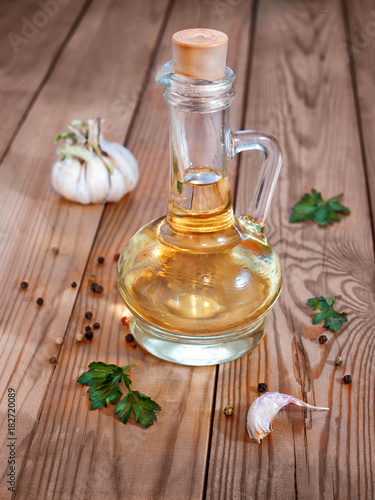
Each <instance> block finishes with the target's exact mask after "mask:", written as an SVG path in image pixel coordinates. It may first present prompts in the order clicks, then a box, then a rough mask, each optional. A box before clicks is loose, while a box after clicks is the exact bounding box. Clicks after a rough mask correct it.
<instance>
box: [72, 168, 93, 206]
mask: <svg viewBox="0 0 375 500" xmlns="http://www.w3.org/2000/svg"><path fill="white" fill-rule="evenodd" d="M75 200H76V201H78V203H82V205H88V204H89V203H90V191H89V187H88V185H87V182H86V166H85V165H82V166H81V173H80V176H79V180H78V183H77V185H76V195H75Z"/></svg>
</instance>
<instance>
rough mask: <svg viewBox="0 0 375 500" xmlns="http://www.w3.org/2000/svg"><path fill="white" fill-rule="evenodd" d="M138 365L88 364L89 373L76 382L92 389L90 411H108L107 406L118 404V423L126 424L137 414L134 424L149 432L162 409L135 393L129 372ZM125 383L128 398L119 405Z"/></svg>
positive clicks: (83, 374)
mask: <svg viewBox="0 0 375 500" xmlns="http://www.w3.org/2000/svg"><path fill="white" fill-rule="evenodd" d="M133 366H135V364H134V363H133V364H131V365H127V366H122V367H120V366H117V365H110V364H107V363H103V362H102V361H94V362H92V363H90V364H89V369H88V371H87V372H84V373H82V375H81V376H80V377H79V378H78V380H77V382H78V383H80V384H86V385H88V386H89V388H88V390H87V392H88V393H89V399H90V401H91V406H90V410H97V409H99V408H102V407H103V406H104V407H107V406H108V404H109V403H110V404H116V403H117V405H116V407H115V414H116V415H117V416H118V419H119V420H120V421H121V422H122V423H124V424H126V423H127V422H128V420H129V418H130V416H131V414H132V413H133V412H134V415H135V422H136V423H138V422H139V423H140V424H141V426H142V427H144V428H145V429H147V427H150V425H152V424H153V423H154V421H155V420H156V414H155V412H157V411H160V410H161V408H160V406H159V405H158V404H157V403H156V402H155V401H153V400H152V399H151V398H150V397H149V396H146V395H145V394H142V393H140V392H138V391H132V389H131V388H130V386H131V383H132V381H131V379H130V377H129V375H128V372H129V370H130V368H132V367H133ZM121 382H124V384H125V386H126V388H127V390H128V394H127V395H126V396H125V397H124V398H123V399H122V400H121V401H120V402H119V403H118V401H119V399H120V398H121V396H122V395H123V393H122V390H121V388H120V383H121Z"/></svg>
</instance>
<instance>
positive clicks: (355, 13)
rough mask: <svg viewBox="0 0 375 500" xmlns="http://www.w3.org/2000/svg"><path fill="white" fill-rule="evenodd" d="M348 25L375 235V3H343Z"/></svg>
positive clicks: (347, 54)
mask: <svg viewBox="0 0 375 500" xmlns="http://www.w3.org/2000/svg"><path fill="white" fill-rule="evenodd" d="M343 7H344V16H345V19H346V23H347V29H348V33H347V40H346V42H345V43H343V44H342V45H341V50H342V52H341V54H342V58H343V59H344V60H345V62H346V64H347V65H348V66H349V67H351V65H352V64H353V69H354V75H353V76H354V82H353V83H354V85H355V87H354V92H355V97H356V99H357V105H358V114H359V116H358V119H359V125H360V134H361V138H362V141H363V142H362V144H363V154H364V160H365V161H364V167H365V172H366V178H367V184H368V192H369V196H370V199H371V208H372V210H371V211H372V224H373V231H374V233H375V169H374V164H375V145H374V140H373V133H372V131H373V128H374V125H373V124H374V122H375V72H374V67H375V3H374V2H373V1H372V0H360V1H358V2H356V3H353V2H343Z"/></svg>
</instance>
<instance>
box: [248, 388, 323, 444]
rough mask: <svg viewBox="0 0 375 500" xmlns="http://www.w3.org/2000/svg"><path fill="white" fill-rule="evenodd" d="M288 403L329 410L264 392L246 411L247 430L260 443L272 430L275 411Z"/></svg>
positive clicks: (286, 396)
mask: <svg viewBox="0 0 375 500" xmlns="http://www.w3.org/2000/svg"><path fill="white" fill-rule="evenodd" d="M288 404H293V405H296V406H303V407H305V408H310V409H312V410H329V408H321V407H319V406H312V405H309V404H308V403H305V402H304V401H301V400H300V399H296V398H294V397H293V396H288V395H287V394H281V393H279V392H266V393H265V394H263V395H262V396H260V397H259V398H257V399H256V400H255V401H253V403H252V404H251V406H250V408H249V411H248V413H247V432H248V433H249V436H250V437H251V438H252V439H255V440H256V441H258V443H260V441H261V439H263V438H265V437H266V436H267V435H268V434H269V433H270V432H271V431H272V421H273V419H274V418H275V416H276V415H277V413H278V412H279V411H280V410H281V408H283V407H284V406H286V405H288Z"/></svg>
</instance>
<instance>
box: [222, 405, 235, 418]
mask: <svg viewBox="0 0 375 500" xmlns="http://www.w3.org/2000/svg"><path fill="white" fill-rule="evenodd" d="M223 413H224V415H225V416H226V417H231V416H232V415H233V406H226V407H225V408H224V411H223Z"/></svg>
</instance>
